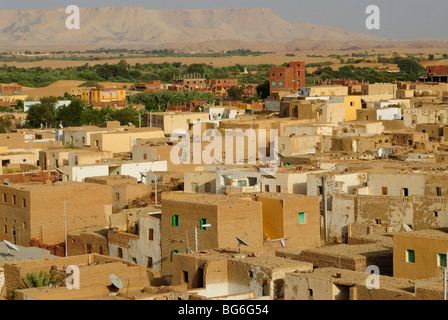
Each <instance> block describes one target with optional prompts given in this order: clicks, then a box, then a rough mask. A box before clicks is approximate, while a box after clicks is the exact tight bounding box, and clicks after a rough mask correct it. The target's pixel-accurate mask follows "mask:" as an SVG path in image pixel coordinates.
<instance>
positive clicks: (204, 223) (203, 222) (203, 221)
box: [201, 219, 207, 230]
mask: <svg viewBox="0 0 448 320" xmlns="http://www.w3.org/2000/svg"><path fill="white" fill-rule="evenodd" d="M206 224H207V219H201V230H207V228H206V227H204V225H206Z"/></svg>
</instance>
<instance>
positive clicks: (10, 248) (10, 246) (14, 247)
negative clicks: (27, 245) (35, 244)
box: [3, 240, 20, 256]
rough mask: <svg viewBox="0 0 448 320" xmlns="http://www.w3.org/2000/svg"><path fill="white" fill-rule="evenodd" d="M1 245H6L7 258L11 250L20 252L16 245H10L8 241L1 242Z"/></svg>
mask: <svg viewBox="0 0 448 320" xmlns="http://www.w3.org/2000/svg"><path fill="white" fill-rule="evenodd" d="M3 243H4V244H5V245H6V247H7V248H8V255H9V256H11V250H13V251H20V249H19V248H18V247H17V246H16V245H14V244H12V243H11V242H9V241H6V240H3Z"/></svg>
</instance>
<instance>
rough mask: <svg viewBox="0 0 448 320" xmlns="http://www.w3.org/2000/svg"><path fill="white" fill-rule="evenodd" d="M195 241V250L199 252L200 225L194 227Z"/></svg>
mask: <svg viewBox="0 0 448 320" xmlns="http://www.w3.org/2000/svg"><path fill="white" fill-rule="evenodd" d="M194 243H195V249H196V250H195V251H196V252H198V227H194Z"/></svg>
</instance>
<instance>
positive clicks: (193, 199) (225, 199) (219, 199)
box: [166, 194, 248, 206]
mask: <svg viewBox="0 0 448 320" xmlns="http://www.w3.org/2000/svg"><path fill="white" fill-rule="evenodd" d="M166 201H176V202H185V203H198V204H208V205H214V206H217V205H233V204H247V203H248V201H247V200H241V199H240V198H238V197H229V196H226V195H220V194H209V195H205V194H202V195H197V196H196V195H193V196H186V197H182V198H167V199H166Z"/></svg>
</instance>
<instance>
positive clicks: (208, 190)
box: [205, 183, 211, 192]
mask: <svg viewBox="0 0 448 320" xmlns="http://www.w3.org/2000/svg"><path fill="white" fill-rule="evenodd" d="M210 190H211V185H210V183H206V184H205V192H210Z"/></svg>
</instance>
